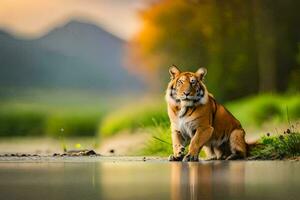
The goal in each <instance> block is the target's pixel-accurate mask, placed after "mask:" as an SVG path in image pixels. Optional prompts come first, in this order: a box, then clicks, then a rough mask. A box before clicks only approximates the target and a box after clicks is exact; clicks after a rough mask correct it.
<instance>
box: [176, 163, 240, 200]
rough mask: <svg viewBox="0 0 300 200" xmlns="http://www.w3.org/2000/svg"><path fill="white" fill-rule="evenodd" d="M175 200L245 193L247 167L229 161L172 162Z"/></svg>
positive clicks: (233, 195) (225, 196)
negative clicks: (231, 163)
mask: <svg viewBox="0 0 300 200" xmlns="http://www.w3.org/2000/svg"><path fill="white" fill-rule="evenodd" d="M171 165H172V166H171V199H172V200H181V199H205V200H210V199H223V200H225V199H232V198H242V197H243V196H244V195H245V189H244V185H245V183H244V180H245V167H244V165H243V163H241V164H239V163H235V164H234V165H230V163H229V162H226V163H224V162H223V163H221V162H208V163H194V162H189V163H180V162H174V163H171Z"/></svg>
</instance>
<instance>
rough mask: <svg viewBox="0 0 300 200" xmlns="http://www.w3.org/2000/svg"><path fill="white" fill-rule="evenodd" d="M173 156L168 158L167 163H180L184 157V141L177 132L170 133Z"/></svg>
mask: <svg viewBox="0 0 300 200" xmlns="http://www.w3.org/2000/svg"><path fill="white" fill-rule="evenodd" d="M172 146H173V154H172V155H170V156H169V161H182V159H183V157H184V150H185V148H184V139H183V137H182V136H181V134H180V132H179V131H176V130H173V131H172Z"/></svg>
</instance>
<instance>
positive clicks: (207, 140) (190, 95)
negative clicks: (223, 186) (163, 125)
mask: <svg viewBox="0 0 300 200" xmlns="http://www.w3.org/2000/svg"><path fill="white" fill-rule="evenodd" d="M169 71H170V74H171V81H170V83H169V85H168V88H167V92H166V101H167V104H168V115H169V118H170V122H171V129H172V144H173V155H171V156H170V158H169V159H170V160H171V161H180V160H183V161H197V160H198V154H199V152H200V150H201V148H202V147H205V150H206V154H207V155H208V156H209V157H210V159H235V158H238V157H240V158H245V157H246V152H247V150H246V149H247V148H246V147H247V145H246V142H245V132H244V130H243V128H242V126H241V124H240V122H239V121H238V120H237V119H236V118H234V116H233V115H232V114H231V113H230V112H229V111H228V110H227V109H226V108H225V107H224V106H222V105H221V104H219V103H217V102H216V100H215V98H214V97H213V96H212V95H211V94H210V93H209V92H208V90H207V89H206V86H205V85H204V83H203V79H204V77H205V75H206V71H207V70H206V69H204V68H200V69H199V70H198V71H197V72H196V73H193V72H180V71H179V70H178V69H177V67H175V66H173V67H171V68H170V70H169ZM188 144H190V145H189V149H188V153H187V155H184V149H185V147H186V146H187V145H188Z"/></svg>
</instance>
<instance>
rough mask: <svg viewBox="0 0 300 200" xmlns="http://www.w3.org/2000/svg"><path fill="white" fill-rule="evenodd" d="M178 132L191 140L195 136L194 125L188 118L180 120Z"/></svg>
mask: <svg viewBox="0 0 300 200" xmlns="http://www.w3.org/2000/svg"><path fill="white" fill-rule="evenodd" d="M178 130H179V131H180V133H181V135H182V136H183V137H184V138H186V139H191V138H192V137H193V135H194V124H193V121H190V120H189V119H188V118H187V117H179V118H178Z"/></svg>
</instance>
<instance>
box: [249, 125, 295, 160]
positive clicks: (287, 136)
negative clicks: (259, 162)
mask: <svg viewBox="0 0 300 200" xmlns="http://www.w3.org/2000/svg"><path fill="white" fill-rule="evenodd" d="M250 156H251V157H252V158H255V159H265V160H269V159H272V160H273V159H283V158H290V157H295V156H300V132H296V130H295V128H294V126H293V125H292V126H291V128H289V129H287V130H286V131H284V133H283V134H281V135H277V136H268V135H267V136H263V137H262V138H261V139H260V140H259V142H258V144H257V145H256V146H255V147H254V148H253V149H252V150H251V151H250Z"/></svg>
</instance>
